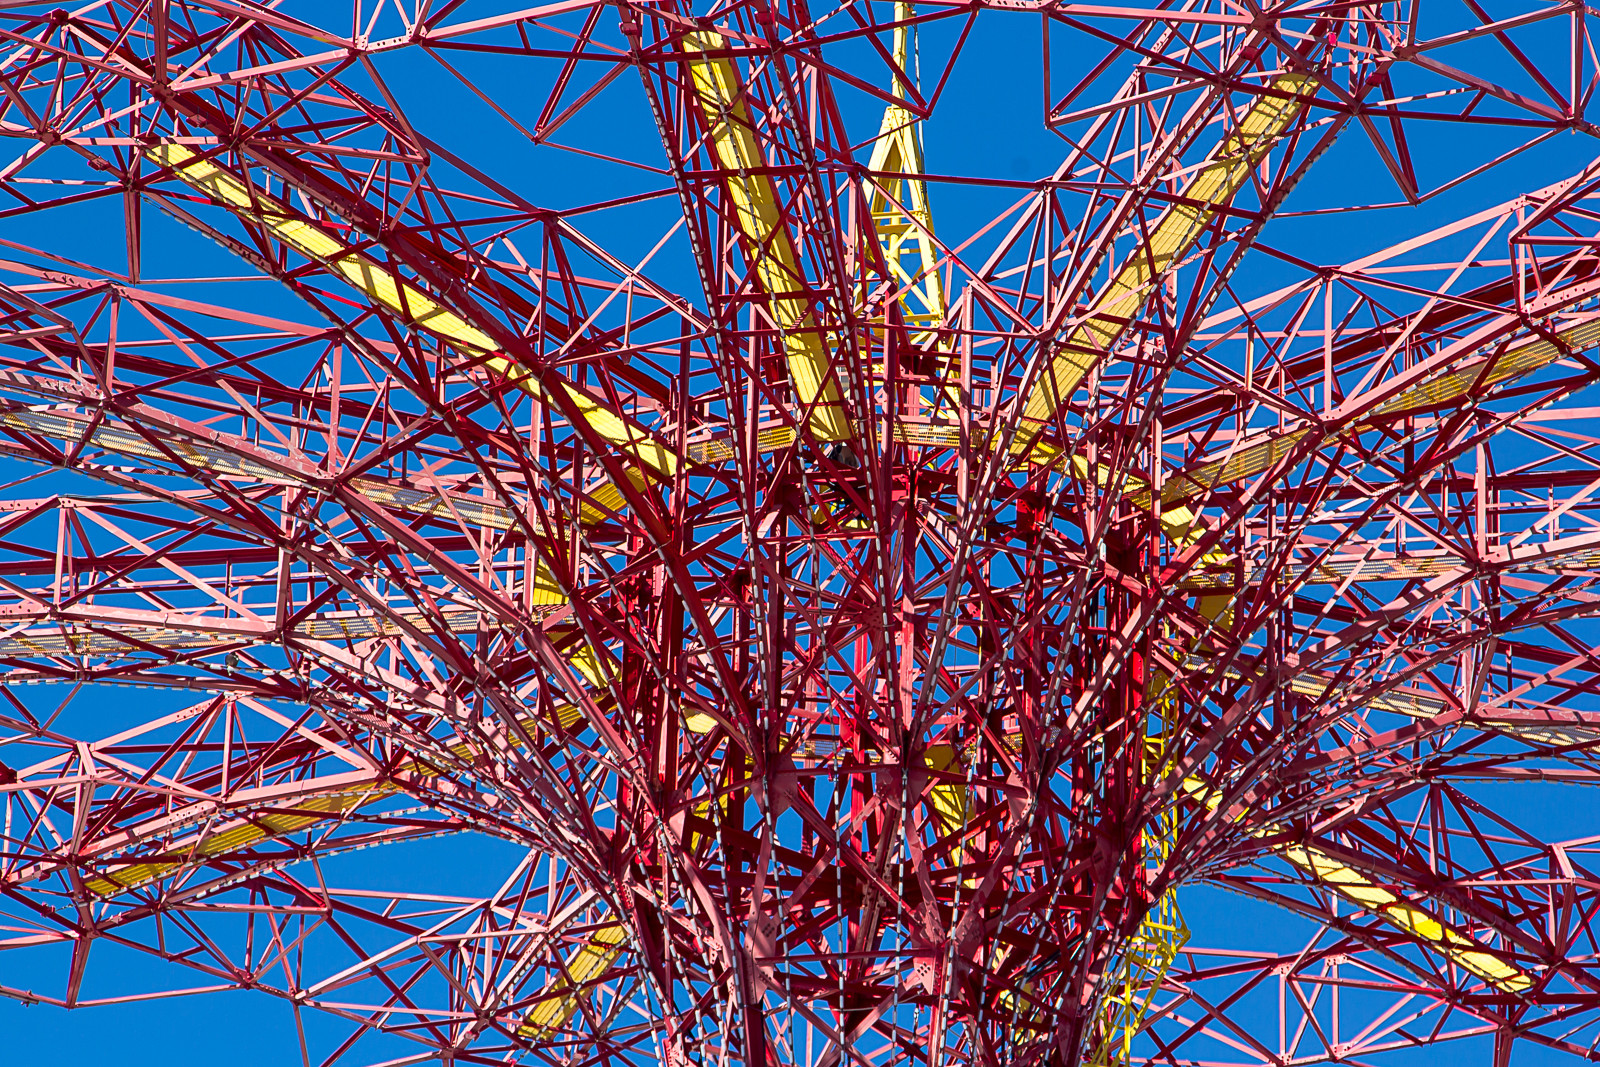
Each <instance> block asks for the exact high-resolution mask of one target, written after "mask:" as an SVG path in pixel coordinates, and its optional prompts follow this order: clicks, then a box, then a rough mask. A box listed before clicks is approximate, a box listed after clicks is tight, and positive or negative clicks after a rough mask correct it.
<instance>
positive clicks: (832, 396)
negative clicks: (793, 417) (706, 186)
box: [683, 30, 851, 441]
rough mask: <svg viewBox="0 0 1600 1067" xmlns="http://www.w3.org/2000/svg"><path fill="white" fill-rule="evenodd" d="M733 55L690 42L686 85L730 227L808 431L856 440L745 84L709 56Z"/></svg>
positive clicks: (707, 36) (697, 36) (720, 44)
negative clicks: (716, 169) (719, 173)
mask: <svg viewBox="0 0 1600 1067" xmlns="http://www.w3.org/2000/svg"><path fill="white" fill-rule="evenodd" d="M728 47H729V45H728V41H727V39H726V38H725V37H723V36H722V35H721V34H719V33H714V32H711V31H709V30H702V31H697V32H694V33H689V34H685V35H684V38H683V50H684V52H685V53H686V54H687V55H688V56H689V57H690V58H689V59H688V62H687V64H686V65H687V66H688V68H689V79H690V82H691V84H692V85H693V86H694V92H695V97H696V98H697V99H698V101H699V104H700V111H701V114H702V115H703V116H704V118H705V122H706V126H707V127H708V129H709V130H710V133H709V141H710V143H711V148H712V151H713V152H714V153H715V154H716V157H717V161H718V162H719V163H721V164H722V166H723V167H724V168H725V169H726V170H727V172H728V176H727V178H726V179H725V184H724V188H725V189H726V190H727V196H728V200H729V202H730V204H731V206H732V208H733V222H734V225H735V226H736V227H737V228H738V230H739V233H740V234H741V235H742V236H743V237H744V240H745V247H746V249H748V252H747V255H748V256H749V258H750V266H751V268H752V270H753V271H754V273H755V277H756V281H757V282H758V283H759V284H760V286H761V288H762V290H763V291H764V292H765V293H766V294H767V307H768V309H769V312H770V314H771V315H772V319H773V324H774V325H775V326H776V327H777V329H778V334H779V336H780V338H781V340H782V343H783V350H784V355H785V356H786V358H787V360H788V365H789V380H790V382H791V384H793V386H794V391H795V396H796V397H797V398H798V399H799V401H800V403H801V405H802V406H804V407H807V408H809V409H810V411H811V416H810V419H809V426H810V428H811V433H812V435H813V436H814V437H816V438H817V439H818V440H821V441H843V440H846V439H847V438H849V437H850V436H851V430H850V419H849V417H848V416H847V415H846V413H845V406H844V397H843V395H842V394H841V392H840V390H839V382H838V379H837V377H836V376H835V375H834V373H833V371H832V366H831V364H832V357H831V354H830V352H829V348H828V344H827V343H826V341H825V340H824V336H825V328H824V325H823V324H822V323H820V322H818V321H816V320H815V318H814V317H813V316H812V314H811V309H810V306H809V304H808V302H807V301H806V300H805V299H803V298H802V296H801V295H800V294H801V293H803V292H804V291H805V290H807V289H808V288H810V286H809V284H808V283H807V281H806V278H805V275H804V274H803V273H802V272H801V270H800V266H799V258H798V257H797V256H796V255H795V247H794V239H793V237H791V235H790V233H789V228H788V226H787V225H785V224H784V221H783V215H782V212H781V211H780V210H779V207H778V192H777V189H776V187H775V186H774V185H773V184H772V179H771V178H770V177H768V176H767V174H766V173H765V170H766V166H767V161H766V158H765V156H764V155H763V153H762V151H761V144H760V142H759V141H758V140H757V139H756V134H755V129H756V126H755V120H754V119H753V118H752V117H751V114H750V106H749V104H747V103H746V102H745V99H744V84H743V82H742V81H741V80H740V77H739V70H738V68H737V67H736V66H735V65H734V63H733V60H731V59H728V58H726V57H720V56H719V57H713V56H711V55H709V54H708V53H711V52H715V51H718V50H722V49H726V48H728Z"/></svg>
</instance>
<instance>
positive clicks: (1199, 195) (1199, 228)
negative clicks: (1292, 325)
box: [1011, 74, 1317, 452]
mask: <svg viewBox="0 0 1600 1067" xmlns="http://www.w3.org/2000/svg"><path fill="white" fill-rule="evenodd" d="M1316 83H1317V80H1316V78H1315V77H1314V76H1312V75H1309V74H1281V75H1279V76H1278V77H1276V78H1274V79H1273V80H1272V83H1271V84H1270V85H1269V86H1268V87H1267V90H1266V91H1265V92H1264V93H1262V94H1261V95H1260V96H1259V97H1257V98H1256V100H1255V102H1254V103H1253V104H1252V105H1251V106H1250V109H1249V110H1248V111H1246V112H1245V113H1244V115H1243V116H1242V117H1241V118H1240V119H1239V124H1238V126H1237V127H1236V128H1235V129H1234V131H1233V132H1232V133H1230V134H1228V136H1226V137H1225V138H1223V140H1222V143H1221V144H1219V145H1218V146H1217V148H1216V150H1215V151H1214V152H1213V153H1212V154H1211V157H1210V159H1209V160H1207V162H1206V163H1205V164H1204V165H1203V166H1201V168H1200V169H1199V171H1197V172H1196V173H1195V175H1194V176H1193V177H1192V178H1190V179H1189V181H1188V183H1187V184H1186V185H1184V187H1183V189H1182V191H1181V192H1179V194H1178V196H1179V197H1180V198H1181V199H1182V200H1183V201H1184V202H1183V203H1177V204H1174V205H1172V206H1171V207H1169V208H1168V209H1167V210H1166V211H1165V212H1163V213H1162V215H1161V217H1160V218H1159V219H1157V220H1156V223H1155V225H1154V226H1153V227H1152V228H1151V230H1150V234H1149V240H1148V242H1146V243H1144V244H1142V245H1141V246H1140V247H1139V248H1138V249H1136V250H1135V251H1134V252H1133V254H1132V255H1130V256H1129V257H1128V258H1127V260H1125V261H1124V262H1123V264H1122V266H1121V267H1119V268H1118V269H1117V271H1116V273H1115V274H1114V275H1113V276H1112V278H1111V281H1110V282H1109V283H1108V284H1107V285H1106V287H1105V288H1104V289H1102V290H1101V291H1100V293H1099V294H1098V296H1097V298H1096V299H1095V303H1094V309H1093V311H1092V312H1091V313H1090V314H1089V316H1088V317H1087V318H1086V319H1084V320H1083V321H1082V322H1080V323H1079V324H1078V325H1077V326H1076V327H1074V328H1073V329H1072V330H1071V332H1070V333H1069V334H1068V335H1067V338H1066V340H1065V341H1064V342H1063V343H1062V344H1061V346H1060V348H1059V349H1058V350H1057V351H1056V353H1055V354H1054V356H1053V357H1052V358H1051V361H1050V364H1049V366H1048V367H1047V368H1045V371H1044V373H1043V374H1041V375H1040V377H1039V379H1038V380H1037V381H1036V382H1035V383H1034V385H1033V388H1032V390H1030V391H1029V393H1028V395H1027V398H1026V400H1025V402H1024V403H1023V406H1022V419H1021V422H1020V425H1019V427H1018V430H1017V436H1016V438H1015V439H1014V440H1013V441H1012V445H1011V450H1012V451H1013V452H1028V451H1030V450H1031V448H1032V446H1033V442H1034V440H1035V439H1037V438H1038V436H1039V435H1040V434H1041V433H1042V432H1044V430H1045V428H1046V427H1047V426H1048V425H1049V423H1050V420H1051V419H1052V418H1053V417H1054V415H1055V413H1056V411H1057V410H1058V409H1059V408H1060V407H1061V405H1062V404H1063V403H1065V402H1066V401H1067V399H1068V398H1070V397H1071V396H1072V394H1073V393H1074V392H1075V391H1076V390H1077V388H1078V385H1079V383H1080V382H1082V381H1083V379H1084V377H1085V376H1087V375H1088V373H1089V370H1090V369H1091V368H1092V367H1093V366H1094V365H1095V363H1096V362H1097V361H1098V360H1099V359H1100V358H1101V356H1103V355H1104V354H1105V353H1106V352H1108V351H1109V350H1110V348H1111V346H1112V345H1113V344H1114V343H1115V342H1116V340H1117V338H1119V337H1121V336H1122V334H1123V332H1124V331H1126V330H1127V328H1128V323H1129V322H1130V321H1131V320H1132V319H1133V317H1134V316H1136V315H1137V314H1139V311H1140V310H1141V309H1142V308H1143V307H1144V305H1145V302H1146V301H1147V300H1149V298H1150V294H1151V293H1152V292H1154V287H1155V283H1156V282H1157V280H1158V279H1159V278H1160V277H1161V275H1163V274H1164V273H1165V272H1166V271H1167V270H1169V269H1170V268H1171V267H1172V266H1173V265H1174V264H1176V263H1177V262H1178V261H1179V260H1181V259H1182V258H1183V257H1184V256H1186V255H1188V253H1189V252H1190V251H1191V250H1192V249H1193V248H1194V246H1195V243H1196V242H1198V241H1199V239H1200V236H1201V234H1203V233H1204V232H1205V230H1206V228H1207V227H1208V226H1210V225H1211V223H1212V221H1213V220H1214V219H1215V218H1216V216H1217V212H1218V210H1219V209H1221V208H1223V207H1225V206H1227V204H1228V203H1229V202H1231V201H1232V200H1233V197H1234V195H1235V194H1236V193H1238V191H1239V190H1240V189H1241V188H1242V187H1243V186H1244V185H1245V183H1246V182H1247V181H1249V179H1250V172H1251V171H1252V170H1254V169H1255V168H1256V166H1257V165H1258V164H1259V163H1260V162H1261V161H1262V160H1263V159H1265V158H1266V155H1267V152H1268V151H1269V150H1270V149H1271V148H1272V146H1273V145H1274V144H1276V143H1277V141H1278V139H1279V138H1280V137H1282V136H1283V133H1284V131H1285V130H1287V129H1288V128H1289V124H1290V123H1292V122H1293V121H1294V119H1295V116H1297V115H1298V114H1300V111H1301V108H1302V107H1303V106H1304V99H1303V96H1302V94H1303V93H1305V92H1306V91H1308V90H1310V89H1312V88H1314V87H1315V85H1316Z"/></svg>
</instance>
